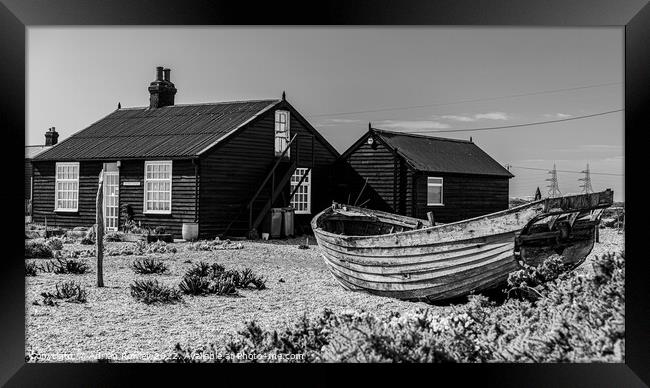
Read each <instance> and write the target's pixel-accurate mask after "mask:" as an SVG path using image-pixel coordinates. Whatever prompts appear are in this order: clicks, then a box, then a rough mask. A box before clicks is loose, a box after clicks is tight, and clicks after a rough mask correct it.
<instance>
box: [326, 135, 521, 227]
mask: <svg viewBox="0 0 650 388" xmlns="http://www.w3.org/2000/svg"><path fill="white" fill-rule="evenodd" d="M337 168H338V171H339V172H340V174H339V176H340V177H342V179H339V180H338V185H337V186H338V194H337V195H338V199H339V200H342V201H343V202H348V201H346V200H345V195H344V193H345V192H347V193H348V198H350V197H351V198H353V199H354V198H358V200H357V201H358V202H360V203H363V202H364V199H365V201H367V203H366V206H368V207H370V208H375V209H379V210H386V211H390V212H393V213H397V214H402V215H407V216H412V217H417V218H422V219H426V218H427V216H426V214H427V212H429V211H431V212H433V214H434V218H435V221H436V222H443V223H448V222H454V221H459V220H463V219H467V218H471V217H477V216H481V215H484V214H488V213H492V212H496V211H499V210H504V209H507V208H508V190H509V180H510V178H512V177H513V176H514V175H512V174H511V173H510V172H509V171H508V170H507V169H506V168H504V167H503V166H501V164H499V163H498V162H497V161H496V160H494V159H493V158H492V157H490V155H488V154H487V153H486V152H485V151H483V150H482V149H481V148H479V147H478V146H477V145H476V144H474V143H473V142H472V141H468V140H458V139H448V138H442V137H431V136H423V135H416V134H410V133H404V132H395V131H386V130H381V129H376V128H370V127H369V129H368V132H367V133H365V134H364V135H363V136H362V137H361V138H360V139H359V140H357V141H356V142H355V143H354V144H353V145H352V146H351V147H350V148H349V149H348V150H347V151H345V152H344V153H343V154H342V155H341V158H340V160H339V162H338V166H337ZM364 186H365V187H364ZM359 194H361V195H359Z"/></svg>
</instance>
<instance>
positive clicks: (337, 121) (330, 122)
mask: <svg viewBox="0 0 650 388" xmlns="http://www.w3.org/2000/svg"><path fill="white" fill-rule="evenodd" d="M359 122H361V120H357V119H325V120H322V121H319V122H317V123H316V124H315V125H316V126H318V127H335V126H338V125H341V124H356V123H359Z"/></svg>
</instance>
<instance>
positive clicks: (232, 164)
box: [199, 101, 338, 237]
mask: <svg viewBox="0 0 650 388" xmlns="http://www.w3.org/2000/svg"><path fill="white" fill-rule="evenodd" d="M276 109H278V110H288V111H289V112H290V120H291V121H290V132H291V136H294V135H297V136H298V137H297V141H296V142H295V143H294V144H293V145H292V147H291V149H290V153H296V152H297V153H298V154H299V160H298V165H297V167H305V168H309V167H312V163H313V170H312V172H311V174H312V175H311V176H312V186H311V193H312V198H311V201H312V202H311V206H312V212H311V214H309V215H302V214H298V215H296V217H295V224H296V227H302V228H305V227H307V226H308V224H309V221H310V220H311V217H312V215H313V214H315V213H316V212H318V211H320V210H322V209H323V208H325V207H327V206H328V205H330V204H331V196H330V192H331V184H330V183H331V180H332V177H331V165H332V163H333V162H334V161H335V160H336V158H337V157H338V153H337V152H336V151H335V150H334V149H333V148H332V146H331V145H330V144H329V143H327V141H326V140H325V139H323V138H322V137H321V136H320V135H319V134H318V133H317V132H316V130H315V129H313V127H311V126H310V125H309V123H308V122H307V121H306V120H305V119H304V118H302V116H301V115H300V114H299V113H298V112H297V111H296V110H295V109H294V108H293V107H292V106H291V105H290V104H289V103H287V102H286V101H283V102H281V103H279V104H278V105H277V106H275V107H274V109H273V110H270V111H269V112H267V113H265V114H263V115H261V116H260V117H258V118H257V119H256V120H254V121H253V122H251V123H249V124H248V125H247V126H246V128H244V129H242V130H241V131H240V132H238V134H237V136H232V137H231V138H229V139H228V140H226V141H224V142H223V143H222V144H219V145H218V146H217V147H214V148H213V149H211V150H210V151H208V152H206V153H205V155H202V156H201V158H200V177H201V178H200V179H201V182H200V185H199V186H200V195H199V198H200V200H199V201H200V206H199V208H200V213H199V219H200V223H199V231H200V234H201V236H204V237H212V236H214V235H218V234H220V233H222V232H223V231H224V230H225V229H226V228H227V227H228V225H231V226H230V230H229V233H230V234H233V235H242V234H244V233H246V232H247V231H248V230H247V228H248V219H247V213H246V211H243V210H244V209H243V205H245V203H244V202H246V201H247V200H249V199H250V198H251V197H252V195H253V194H254V193H255V191H256V190H257V189H258V187H259V184H260V183H261V182H262V181H263V179H264V178H265V177H266V174H267V173H268V171H269V169H270V168H271V167H272V165H273V164H274V163H275V161H276V157H275V153H274V141H275V138H274V136H275V133H274V125H275V124H274V123H275V116H274V111H275V110H276ZM312 138H313V142H314V144H313V146H314V147H313V149H314V152H313V154H312V153H311V149H312ZM289 190H290V187H289V185H287V187H285V188H284V190H283V195H284V197H281V198H279V199H278V200H277V201H276V203H274V205H275V206H287V205H288V196H289V194H290V192H289ZM269 198H270V186H269V189H268V190H263V191H262V192H261V194H260V196H259V197H258V200H257V201H256V203H255V210H258V209H259V208H261V205H262V204H263V203H264V202H265V201H267V200H268V199H269Z"/></svg>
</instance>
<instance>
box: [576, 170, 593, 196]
mask: <svg viewBox="0 0 650 388" xmlns="http://www.w3.org/2000/svg"><path fill="white" fill-rule="evenodd" d="M581 172H582V173H583V174H585V177H584V178H579V179H578V180H579V181H584V182H585V183H583V184H582V185H580V187H582V192H583V193H585V194H589V193H593V192H594V189H592V188H591V175H589V163H587V169H586V170H583V171H581Z"/></svg>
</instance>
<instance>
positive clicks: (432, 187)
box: [427, 176, 443, 206]
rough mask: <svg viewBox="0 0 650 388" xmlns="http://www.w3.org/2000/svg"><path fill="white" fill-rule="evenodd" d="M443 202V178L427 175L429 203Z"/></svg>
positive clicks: (432, 204)
mask: <svg viewBox="0 0 650 388" xmlns="http://www.w3.org/2000/svg"><path fill="white" fill-rule="evenodd" d="M442 204H443V203H442V178H436V177H431V176H430V177H427V205H429V206H436V205H442Z"/></svg>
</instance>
